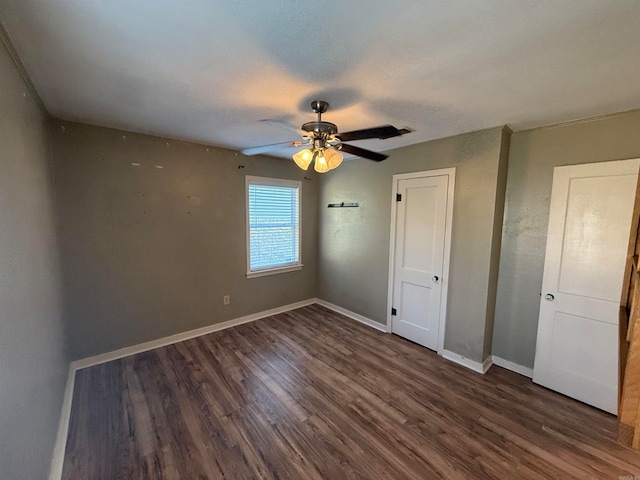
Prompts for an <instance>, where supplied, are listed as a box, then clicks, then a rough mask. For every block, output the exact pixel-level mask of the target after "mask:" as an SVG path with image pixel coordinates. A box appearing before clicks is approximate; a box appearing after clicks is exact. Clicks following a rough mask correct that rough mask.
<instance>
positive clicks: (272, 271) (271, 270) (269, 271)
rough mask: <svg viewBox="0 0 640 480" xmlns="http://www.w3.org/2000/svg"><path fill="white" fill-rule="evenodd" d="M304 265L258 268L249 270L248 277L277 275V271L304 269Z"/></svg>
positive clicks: (285, 271)
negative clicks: (253, 270) (252, 270)
mask: <svg viewBox="0 0 640 480" xmlns="http://www.w3.org/2000/svg"><path fill="white" fill-rule="evenodd" d="M302 267H303V265H302V264H301V263H300V264H298V265H291V266H287V267H278V268H269V269H266V270H258V271H255V272H247V278H257V277H265V276H267V275H276V274H277V273H287V272H295V271H296V270H302Z"/></svg>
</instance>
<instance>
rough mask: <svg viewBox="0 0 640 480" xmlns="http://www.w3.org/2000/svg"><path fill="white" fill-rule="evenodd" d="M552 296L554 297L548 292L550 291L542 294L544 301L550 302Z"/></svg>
mask: <svg viewBox="0 0 640 480" xmlns="http://www.w3.org/2000/svg"><path fill="white" fill-rule="evenodd" d="M554 298H556V297H554V296H553V295H552V294H550V293H547V294H546V295H545V296H544V299H545V300H546V301H548V302H552V301H553V299H554Z"/></svg>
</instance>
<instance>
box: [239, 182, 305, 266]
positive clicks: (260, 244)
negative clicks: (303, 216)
mask: <svg viewBox="0 0 640 480" xmlns="http://www.w3.org/2000/svg"><path fill="white" fill-rule="evenodd" d="M299 195H300V182H295V181H284V180H277V179H268V178H259V177H247V203H248V214H247V220H248V232H247V233H248V240H249V241H248V257H249V258H248V263H249V271H248V273H253V272H260V271H265V270H269V269H276V268H283V267H290V266H297V265H300V198H299Z"/></svg>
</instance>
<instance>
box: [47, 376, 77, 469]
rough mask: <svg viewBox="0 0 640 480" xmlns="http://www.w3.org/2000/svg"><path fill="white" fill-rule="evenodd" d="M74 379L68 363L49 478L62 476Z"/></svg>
mask: <svg viewBox="0 0 640 480" xmlns="http://www.w3.org/2000/svg"><path fill="white" fill-rule="evenodd" d="M75 381H76V371H75V369H74V368H73V367H72V366H71V365H69V374H68V376H67V385H66V386H65V389H64V397H63V400H62V409H61V412H60V422H59V423H58V434H57V436H56V443H55V445H54V448H53V457H52V459H51V469H50V471H49V480H60V478H61V477H62V466H63V464H64V453H65V449H66V447H67V434H68V433H69V420H70V419H71V401H72V399H73V387H74V385H75Z"/></svg>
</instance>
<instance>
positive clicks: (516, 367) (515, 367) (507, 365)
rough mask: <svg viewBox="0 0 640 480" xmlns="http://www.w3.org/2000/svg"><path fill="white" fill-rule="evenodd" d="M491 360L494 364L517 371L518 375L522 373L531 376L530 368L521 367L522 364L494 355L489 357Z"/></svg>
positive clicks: (531, 370)
mask: <svg viewBox="0 0 640 480" xmlns="http://www.w3.org/2000/svg"><path fill="white" fill-rule="evenodd" d="M491 361H492V362H493V364H494V365H497V366H499V367H502V368H506V369H507V370H511V371H512V372H516V373H519V374H520V375H524V376H525V377H529V378H533V369H532V368H529V367H523V366H522V365H519V364H517V363H514V362H511V361H509V360H505V359H504V358H500V357H496V356H495V355H493V356H492V357H491Z"/></svg>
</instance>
